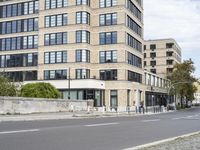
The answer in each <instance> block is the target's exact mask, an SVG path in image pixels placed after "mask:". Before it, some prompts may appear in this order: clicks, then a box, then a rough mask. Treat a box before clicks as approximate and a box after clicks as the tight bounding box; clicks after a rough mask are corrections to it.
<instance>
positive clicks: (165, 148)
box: [137, 133, 200, 150]
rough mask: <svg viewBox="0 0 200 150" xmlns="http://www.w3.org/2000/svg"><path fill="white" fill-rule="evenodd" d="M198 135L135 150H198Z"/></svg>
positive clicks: (199, 147)
mask: <svg viewBox="0 0 200 150" xmlns="http://www.w3.org/2000/svg"><path fill="white" fill-rule="evenodd" d="M199 141H200V133H199V134H195V135H192V136H189V137H182V138H177V139H175V140H173V141H170V142H165V143H162V144H158V145H154V146H150V147H146V148H141V149H137V150H200V143H199Z"/></svg>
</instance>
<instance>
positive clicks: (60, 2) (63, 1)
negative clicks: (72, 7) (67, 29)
mask: <svg viewBox="0 0 200 150" xmlns="http://www.w3.org/2000/svg"><path fill="white" fill-rule="evenodd" d="M66 6H68V0H45V9H53V8H61V7H66Z"/></svg>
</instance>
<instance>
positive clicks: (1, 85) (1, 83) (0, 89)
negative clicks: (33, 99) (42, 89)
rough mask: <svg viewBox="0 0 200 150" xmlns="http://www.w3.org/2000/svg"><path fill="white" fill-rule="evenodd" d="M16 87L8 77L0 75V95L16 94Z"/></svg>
mask: <svg viewBox="0 0 200 150" xmlns="http://www.w3.org/2000/svg"><path fill="white" fill-rule="evenodd" d="M16 95H17V88H16V86H15V85H14V83H12V82H10V81H9V79H8V78H6V77H3V76H0V96H16Z"/></svg>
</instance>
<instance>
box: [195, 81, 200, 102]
mask: <svg viewBox="0 0 200 150" xmlns="http://www.w3.org/2000/svg"><path fill="white" fill-rule="evenodd" d="M195 86H196V87H197V91H196V93H194V100H197V101H199V103H200V85H199V83H195Z"/></svg>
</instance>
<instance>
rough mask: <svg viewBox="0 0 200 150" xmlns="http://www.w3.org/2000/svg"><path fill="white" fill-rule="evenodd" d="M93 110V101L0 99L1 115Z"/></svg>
mask: <svg viewBox="0 0 200 150" xmlns="http://www.w3.org/2000/svg"><path fill="white" fill-rule="evenodd" d="M92 108H93V100H87V101H86V100H70V101H69V100H63V99H38V98H22V97H0V114H31V113H47V112H67V111H88V109H92Z"/></svg>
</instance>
